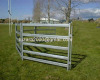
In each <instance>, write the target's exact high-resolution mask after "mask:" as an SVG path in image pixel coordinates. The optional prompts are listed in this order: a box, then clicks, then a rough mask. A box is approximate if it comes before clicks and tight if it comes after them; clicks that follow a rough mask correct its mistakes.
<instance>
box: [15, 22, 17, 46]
mask: <svg viewBox="0 0 100 80" xmlns="http://www.w3.org/2000/svg"><path fill="white" fill-rule="evenodd" d="M16 31H17V24H15V47H16V37H17V34H16Z"/></svg>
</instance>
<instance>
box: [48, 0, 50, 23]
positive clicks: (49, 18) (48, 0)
mask: <svg viewBox="0 0 100 80" xmlns="http://www.w3.org/2000/svg"><path fill="white" fill-rule="evenodd" d="M48 22H49V23H50V0H48Z"/></svg>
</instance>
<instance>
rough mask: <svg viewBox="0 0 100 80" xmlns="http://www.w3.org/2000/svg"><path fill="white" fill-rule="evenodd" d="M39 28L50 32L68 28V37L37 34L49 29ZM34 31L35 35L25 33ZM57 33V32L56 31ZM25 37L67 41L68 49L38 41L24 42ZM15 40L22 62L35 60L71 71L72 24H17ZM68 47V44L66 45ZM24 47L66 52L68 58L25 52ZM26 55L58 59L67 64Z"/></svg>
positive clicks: (31, 51) (30, 51)
mask: <svg viewBox="0 0 100 80" xmlns="http://www.w3.org/2000/svg"><path fill="white" fill-rule="evenodd" d="M26 26H27V27H28V28H30V27H34V28H33V29H24V27H26ZM38 27H47V28H48V30H51V31H53V30H54V31H55V28H56V27H61V28H68V36H60V35H54V34H55V33H53V34H39V33H37V31H38V30H47V29H37V28H38ZM51 27H54V29H50V28H51ZM29 30H31V31H32V30H33V31H34V32H33V33H25V31H29ZM55 32H56V31H55ZM24 37H34V38H35V39H36V38H41V37H42V38H49V39H50V38H52V39H53V38H54V39H55V38H56V39H67V40H68V47H63V46H53V45H45V44H38V43H37V42H36V41H34V43H31V42H26V41H23V38H24ZM15 38H16V49H17V51H18V53H19V54H20V56H21V58H22V60H23V59H28V60H33V61H37V62H42V63H47V64H52V65H57V66H61V67H66V68H67V70H69V69H71V53H72V27H71V26H70V24H16V25H15ZM65 45H67V44H65ZM24 46H33V47H43V48H50V49H57V50H66V51H68V53H67V54H66V55H67V56H61V55H55V54H48V53H42V52H35V51H33V50H25V49H24ZM24 53H27V54H33V55H38V56H44V57H51V58H56V59H61V60H65V61H66V63H61V62H56V61H51V60H44V59H40V58H34V57H29V56H25V55H24Z"/></svg>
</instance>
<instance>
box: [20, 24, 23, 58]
mask: <svg viewBox="0 0 100 80" xmlns="http://www.w3.org/2000/svg"><path fill="white" fill-rule="evenodd" d="M20 37H21V57H22V60H23V26H22V23H21V24H20Z"/></svg>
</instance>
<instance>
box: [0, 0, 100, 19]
mask: <svg viewBox="0 0 100 80" xmlns="http://www.w3.org/2000/svg"><path fill="white" fill-rule="evenodd" d="M82 1H83V2H84V3H86V4H82V5H80V6H78V7H77V8H76V9H75V10H73V11H72V14H71V17H74V16H76V17H82V18H85V19H88V18H100V0H96V1H97V2H95V3H93V2H90V3H88V1H89V0H82ZM11 2H12V18H13V19H16V18H18V19H25V18H27V17H29V16H30V17H32V13H33V3H34V2H33V0H11ZM55 13H56V11H55ZM62 17H63V15H62V14H61V13H59V14H58V13H57V16H56V18H58V19H59V18H62ZM0 18H8V0H0Z"/></svg>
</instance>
